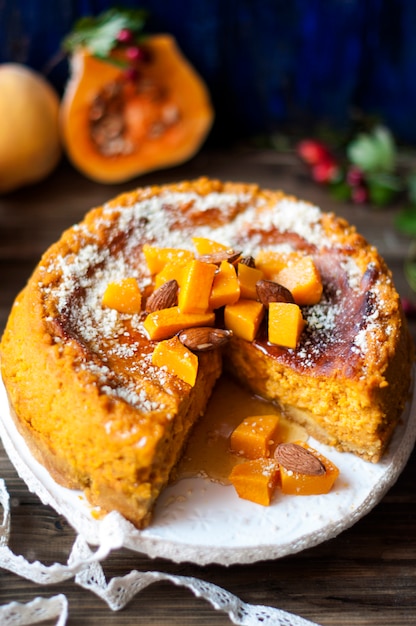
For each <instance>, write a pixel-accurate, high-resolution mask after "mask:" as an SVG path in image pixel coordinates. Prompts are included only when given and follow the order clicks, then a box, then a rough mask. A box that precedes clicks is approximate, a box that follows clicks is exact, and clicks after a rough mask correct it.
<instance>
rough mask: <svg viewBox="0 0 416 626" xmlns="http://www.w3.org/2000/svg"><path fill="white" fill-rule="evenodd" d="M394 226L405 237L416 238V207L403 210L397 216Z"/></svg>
mask: <svg viewBox="0 0 416 626" xmlns="http://www.w3.org/2000/svg"><path fill="white" fill-rule="evenodd" d="M394 225H395V227H396V228H397V230H399V231H400V232H402V233H403V234H404V235H410V236H411V237H416V205H411V206H408V207H405V208H404V209H402V210H401V211H400V212H399V213H398V214H397V215H396V218H395V220H394Z"/></svg>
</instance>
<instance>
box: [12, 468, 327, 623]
mask: <svg viewBox="0 0 416 626" xmlns="http://www.w3.org/2000/svg"><path fill="white" fill-rule="evenodd" d="M0 504H1V506H2V509H3V521H2V523H1V525H0V567H2V568H4V569H7V570H9V571H10V572H14V573H15V574H17V575H19V576H21V577H23V578H25V579H27V580H30V581H32V582H34V583H38V584H41V585H53V584H56V583H60V582H63V581H65V580H68V579H72V578H73V579H74V580H75V582H76V584H78V585H79V586H80V587H83V588H84V589H87V590H89V591H92V592H93V593H95V594H96V595H97V596H99V597H100V598H101V599H102V600H104V601H105V602H106V603H107V605H108V606H109V608H110V609H112V610H113V611H119V610H120V609H122V608H124V607H125V606H126V605H127V604H128V603H129V602H130V600H131V599H132V598H133V597H134V596H135V595H136V594H138V593H139V592H140V591H142V590H143V589H145V588H146V587H148V586H149V585H151V584H153V583H155V582H158V581H168V582H171V583H173V584H175V585H178V586H182V587H187V588H188V589H190V590H191V591H192V592H193V593H194V594H195V596H196V597H198V598H203V599H205V600H207V601H208V602H209V603H210V604H211V606H212V607H213V608H214V609H216V610H218V611H223V612H224V613H227V614H228V616H229V618H230V620H231V622H232V623H233V624H237V625H241V626H260V625H261V626H318V625H317V624H314V623H313V622H310V621H308V620H305V619H303V618H301V617H298V616H297V615H293V614H292V613H287V612H286V611H282V610H280V609H276V608H273V607H268V606H262V605H252V604H247V603H245V602H242V601H241V600H240V599H239V598H238V597H237V596H235V595H233V594H232V593H229V592H228V591H226V590H225V589H222V588H221V587H218V586H217V585H214V584H213V583H208V582H205V581H203V580H199V579H197V578H194V577H190V576H178V575H174V574H168V573H165V572H158V571H148V572H139V571H137V570H132V571H131V572H129V573H128V574H126V575H125V576H121V577H114V578H112V579H111V580H110V581H109V582H107V580H106V578H105V575H104V571H103V569H102V567H101V563H100V561H102V560H103V559H105V557H106V556H107V555H108V553H109V552H110V551H111V546H109V545H107V546H106V548H104V549H103V548H98V549H97V550H96V551H95V552H93V551H92V550H91V548H90V547H89V546H88V544H87V542H86V541H85V539H83V538H82V537H81V536H80V535H78V536H77V538H76V540H75V542H74V545H73V547H72V550H71V553H70V555H69V558H68V562H67V564H66V565H63V564H60V563H54V564H53V565H48V566H47V565H44V564H43V563H40V562H39V561H35V562H28V561H27V560H26V559H25V558H24V557H23V556H21V555H16V554H14V553H13V552H12V551H11V550H10V548H9V547H8V541H9V532H10V505H9V494H8V492H7V489H6V485H5V483H4V481H3V480H0ZM113 547H116V546H113ZM67 616H68V602H67V599H66V597H65V596H64V595H62V594H60V595H57V596H53V597H51V598H41V597H38V598H35V600H33V601H32V602H29V603H28V604H21V603H18V602H11V603H9V604H7V605H5V606H1V607H0V623H1V624H2V626H26V625H29V624H37V623H39V622H42V621H44V620H46V619H54V618H57V621H56V626H65V624H66V620H67Z"/></svg>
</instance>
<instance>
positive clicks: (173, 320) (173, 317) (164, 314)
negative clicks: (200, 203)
mask: <svg viewBox="0 0 416 626" xmlns="http://www.w3.org/2000/svg"><path fill="white" fill-rule="evenodd" d="M214 322H215V314H214V313H213V312H212V311H208V312H207V313H183V312H182V311H181V310H180V309H179V307H177V306H173V307H170V308H169V309H161V310H159V311H153V312H152V313H149V315H148V316H147V317H146V319H145V320H144V322H143V326H144V329H145V330H146V332H147V334H148V335H149V339H152V340H155V341H160V340H162V339H168V338H169V337H172V336H173V335H175V334H176V333H179V332H180V331H181V330H183V329H184V328H192V327H194V326H213V325H214Z"/></svg>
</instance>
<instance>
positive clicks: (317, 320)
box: [0, 178, 413, 528]
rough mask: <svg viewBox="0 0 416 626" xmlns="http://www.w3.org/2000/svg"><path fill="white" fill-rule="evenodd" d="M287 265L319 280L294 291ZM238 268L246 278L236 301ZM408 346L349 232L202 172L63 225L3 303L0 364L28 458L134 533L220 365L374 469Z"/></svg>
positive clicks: (362, 246) (392, 304) (361, 245)
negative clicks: (10, 300)
mask: <svg viewBox="0 0 416 626" xmlns="http://www.w3.org/2000/svg"><path fill="white" fill-rule="evenodd" d="M201 246H202V247H201ZM204 246H205V248H204ZM299 260H300V261H301V263H303V264H304V265H305V261H307V263H308V264H309V266H311V267H313V271H314V272H315V274H316V276H317V278H316V277H315V278H314V280H313V281H312V286H310V285H309V286H308V287H307V289H306V292H305V291H303V292H301V291H299V294H298V291H297V286H296V284H295V285H294V287H293V289H292V288H291V285H292V284H293V281H292V283H291V279H293V274H294V273H295V274H296V272H294V270H293V267H294V266H296V267H298V265H299V263H298V261H299ZM242 266H244V267H243V268H242ZM309 266H308V267H309ZM184 267H186V268H187V269H186V271H185V270H184V269H183V268H184ZM189 268H190V269H189ZM245 268H249V270H248V271H249V273H250V272H251V274H250V276H251V278H250V280H251V279H252V277H253V276H255V277H256V280H255V284H254V287H253V285H251V287H250V285H247V284H244V292H243V281H244V280H245V278H244V279H243V275H245V274H246V272H247V270H246V269H245ZM191 270H192V272H196V278H195V277H194V279H192V275H191ZM243 270H244V271H243ZM221 272H223V276H225V274H224V272H228V274H227V276H231V274H230V272H231V273H232V274H233V279H234V282H235V278H234V274H235V276H236V277H237V283H238V281H240V283H239V284H238V294H237V295H236V292H235V290H234V292H233V293H234V295H233V297H232V298H231V299H229V300H227V299H225V300H224V299H223V300H221V297H220V298H219V299H215V298H214V296H213V287H212V284H215V282H214V281H216V280H218V276H219V274H220V273H221ZM298 273H299V272H298ZM184 276H186V278H184ZM285 276H286V277H287V281H288V282H287V284H286V285H285V281H284V277H285ZM192 280H194V283H192ZM195 280H196V282H195ZM187 281H188V282H187ZM207 281H211V283H210V284H211V288H210V289H211V291H210V295H209V299H208V300H207V296H206V293H205V292H203V285H204V284H205V283H206V282H207ZM195 284H196V285H197V289H195V287H194V286H192V285H195ZM223 284H226V281H225V282H224V283H223ZM227 284H228V283H227ZM132 285H133V287H134V289H135V290H136V291H134V289H133V292H132V291H131V290H130V291H129V289H130V288H131V287H132ZM276 285H278V288H276ZM127 287H128V288H127ZM260 287H261V289H260ZM240 288H241V292H240ZM250 289H251V291H250ZM220 292H221V293H220V295H221V294H222V295H224V293H225V292H224V291H221V289H220ZM295 292H296V293H295ZM305 293H306V294H307V295H306V296H305ZM227 297H229V296H227ZM214 300H215V303H216V304H213V303H214ZM190 302H191V304H190ZM192 302H193V304H192ZM275 302H278V303H280V302H283V304H284V305H287V306H286V307H285V306H284V307H283V308H284V309H285V313H286V312H287V311H288V310H289V309H290V310H291V311H292V310H294V308H296V315H297V316H298V317H297V318H296V319H297V320H298V321H297V322H296V324H297V325H296V327H294V326H293V323H292V322H290V324H292V325H289V327H288V328H289V330H290V332H289V331H288V330H287V329H286V326H284V324H283V323H280V326H279V324H277V325H275V327H273V329H272V326H273V323H272V320H273V319H274V318H273V316H274V315H275V309H277V308H278V307H276V306H275V305H274V303H275ZM243 305H244V306H243ZM192 306H193V307H194V308H192ZM280 308H282V307H280ZM242 310H244V315H246V311H250V314H249V315H248V313H247V315H248V317H247V319H248V321H247V319H246V318H245V317H244V319H243V318H242V317H241V314H240V313H241V311H242ZM253 310H255V311H256V315H257V317H256V319H255V322H253V317H250V315H252V311H253ZM166 312H167V313H166ZM236 312H238V315H240V317H238V316H237V313H236ZM233 316H234V317H233ZM236 316H237V317H236ZM166 320H168V321H166ZM228 320H231V321H228ZM233 320H234V321H233ZM235 320H237V321H235ZM299 320H300V321H299ZM282 324H283V325H282ZM247 328H249V334H247V332H246V331H247ZM276 328H277V336H278V337H280V336H281V333H280V331H281V329H282V328H283V329H284V332H283V339H279V338H277V339H275V335H272V334H271V333H272V330H273V332H275V330H276ZM294 328H295V330H293V329H294ZM271 329H272V330H271ZM293 332H294V334H295V340H294V343H293V344H292V343H291V341H292V339H290V340H289V341H288V343H285V341H286V338H287V336H288V334H290V333H292V335H293ZM250 333H251V334H250ZM279 333H280V334H279ZM412 345H413V343H412V340H411V338H410V336H409V333H408V329H407V325H406V320H405V317H404V315H403V312H402V308H401V305H400V299H399V296H398V294H397V292H396V290H395V287H394V285H393V281H392V276H391V273H390V271H389V270H388V268H387V267H386V265H385V263H384V261H383V260H382V259H381V258H380V256H379V254H378V252H377V251H376V249H375V248H374V247H373V246H371V245H369V244H368V243H367V242H366V241H365V239H364V238H363V237H362V236H361V235H359V234H358V233H357V232H356V230H355V229H354V227H352V226H351V225H349V224H348V223H347V222H346V221H345V220H343V219H340V218H337V217H336V216H335V215H334V214H332V213H324V212H322V211H321V210H320V209H319V208H317V207H316V206H313V205H311V204H309V203H307V202H303V201H300V200H298V199H296V198H294V197H289V196H287V195H285V194H284V193H282V192H280V191H270V190H264V189H260V188H259V187H258V186H257V185H248V184H239V183H223V182H220V181H217V180H209V179H206V178H201V179H198V180H195V181H191V182H183V183H179V184H174V185H166V186H160V187H146V188H141V189H137V190H135V191H133V192H131V193H126V194H123V195H121V196H119V197H117V198H116V199H114V200H112V201H111V202H109V203H107V204H105V205H104V206H102V207H99V208H95V209H93V210H91V211H90V212H89V213H88V214H87V215H86V217H85V219H84V220H83V221H82V222H81V223H79V224H77V225H75V226H73V227H71V228H70V229H69V230H67V231H66V232H64V233H63V235H62V237H61V239H60V240H59V241H58V242H57V243H56V244H54V245H52V246H51V247H50V249H49V250H47V251H46V253H45V254H44V255H43V257H42V259H41V261H40V263H39V265H38V266H37V268H36V269H35V271H34V273H33V275H32V276H31V277H30V279H29V281H28V283H27V285H26V287H25V288H24V289H23V291H22V292H21V293H20V295H19V296H18V297H17V299H16V302H15V304H14V306H13V308H12V311H11V313H10V316H9V320H8V323H7V326H6V330H5V332H4V335H3V338H2V341H1V351H0V358H1V368H2V377H3V381H4V384H5V387H6V389H7V392H8V396H9V401H10V407H11V411H12V415H13V416H14V419H15V421H16V424H17V427H18V429H19V431H20V433H21V434H22V435H23V437H24V439H25V440H26V442H27V443H28V445H29V446H30V448H31V450H32V451H33V454H34V455H35V456H36V457H37V458H38V459H39V460H40V462H41V463H42V464H43V465H44V466H45V467H46V468H47V469H48V471H49V472H50V473H51V474H52V476H53V477H54V478H55V479H56V480H57V481H58V482H59V483H61V484H63V485H65V486H67V487H70V488H77V489H81V490H83V491H84V492H85V494H86V496H87V498H88V499H89V501H90V502H91V503H92V504H94V505H99V506H101V507H102V508H103V509H104V510H105V511H110V510H117V511H119V512H120V513H121V514H122V515H124V516H125V517H126V518H127V519H128V520H130V521H131V522H132V523H133V524H135V525H136V526H137V527H139V528H142V527H144V526H146V525H147V524H149V522H150V520H151V515H152V510H153V507H154V503H155V500H156V499H157V497H158V495H159V494H160V492H161V490H162V489H163V487H164V486H165V485H166V484H167V482H168V481H169V476H170V475H171V472H172V470H173V468H174V467H175V465H176V464H177V462H178V460H179V458H180V457H181V454H182V451H183V449H184V446H185V444H186V441H187V439H188V436H189V434H190V432H191V429H192V427H193V426H194V424H195V423H196V421H197V420H198V418H199V417H200V416H201V415H202V414H203V412H204V410H205V407H206V404H207V402H208V400H209V398H210V396H211V393H212V391H213V389H214V386H215V383H216V381H217V379H218V378H219V376H220V375H221V373H222V371H223V369H225V370H227V372H230V373H231V374H232V375H233V376H234V377H236V378H237V379H238V380H239V381H240V382H241V384H242V385H245V386H247V387H248V388H249V389H250V390H252V392H253V393H255V394H258V395H260V396H262V397H264V398H267V399H268V400H271V401H274V402H276V403H278V404H279V406H280V407H281V409H282V411H284V412H285V414H286V415H288V416H289V417H290V418H292V419H293V420H295V421H297V422H299V423H300V424H302V425H303V426H304V427H305V428H306V429H307V431H308V433H310V434H311V435H313V436H314V437H316V438H317V439H318V440H320V441H322V442H324V443H327V444H329V445H332V446H335V447H336V448H337V449H339V450H342V451H345V452H352V453H354V454H356V455H358V456H360V457H362V458H363V459H366V460H368V461H373V462H377V461H379V460H380V458H381V457H382V455H383V452H384V450H385V449H386V447H387V446H388V443H389V440H390V438H391V436H392V433H393V431H394V429H395V427H396V425H397V423H398V421H399V419H400V416H401V413H402V411H403V408H404V404H405V402H406V401H407V399H408V393H409V388H410V377H411V368H412V361H413V349H412ZM178 362H179V366H178V367H179V369H178V367H176V365H177V363H178ZM175 364H176V365H175ZM175 367H176V369H175Z"/></svg>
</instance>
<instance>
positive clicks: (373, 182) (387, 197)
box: [366, 172, 403, 206]
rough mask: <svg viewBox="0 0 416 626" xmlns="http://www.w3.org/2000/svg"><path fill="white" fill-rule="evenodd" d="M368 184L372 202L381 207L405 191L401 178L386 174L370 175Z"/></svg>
mask: <svg viewBox="0 0 416 626" xmlns="http://www.w3.org/2000/svg"><path fill="white" fill-rule="evenodd" d="M366 182H367V186H368V193H369V197H370V201H371V202H372V203H373V204H377V205H379V206H381V205H382V206H384V205H386V204H389V203H390V202H392V201H393V200H394V199H395V197H396V196H397V195H398V194H399V193H400V192H401V191H403V184H402V182H401V180H400V178H399V177H398V176H395V175H394V174H389V173H386V172H376V173H371V174H368V176H367V178H366Z"/></svg>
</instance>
